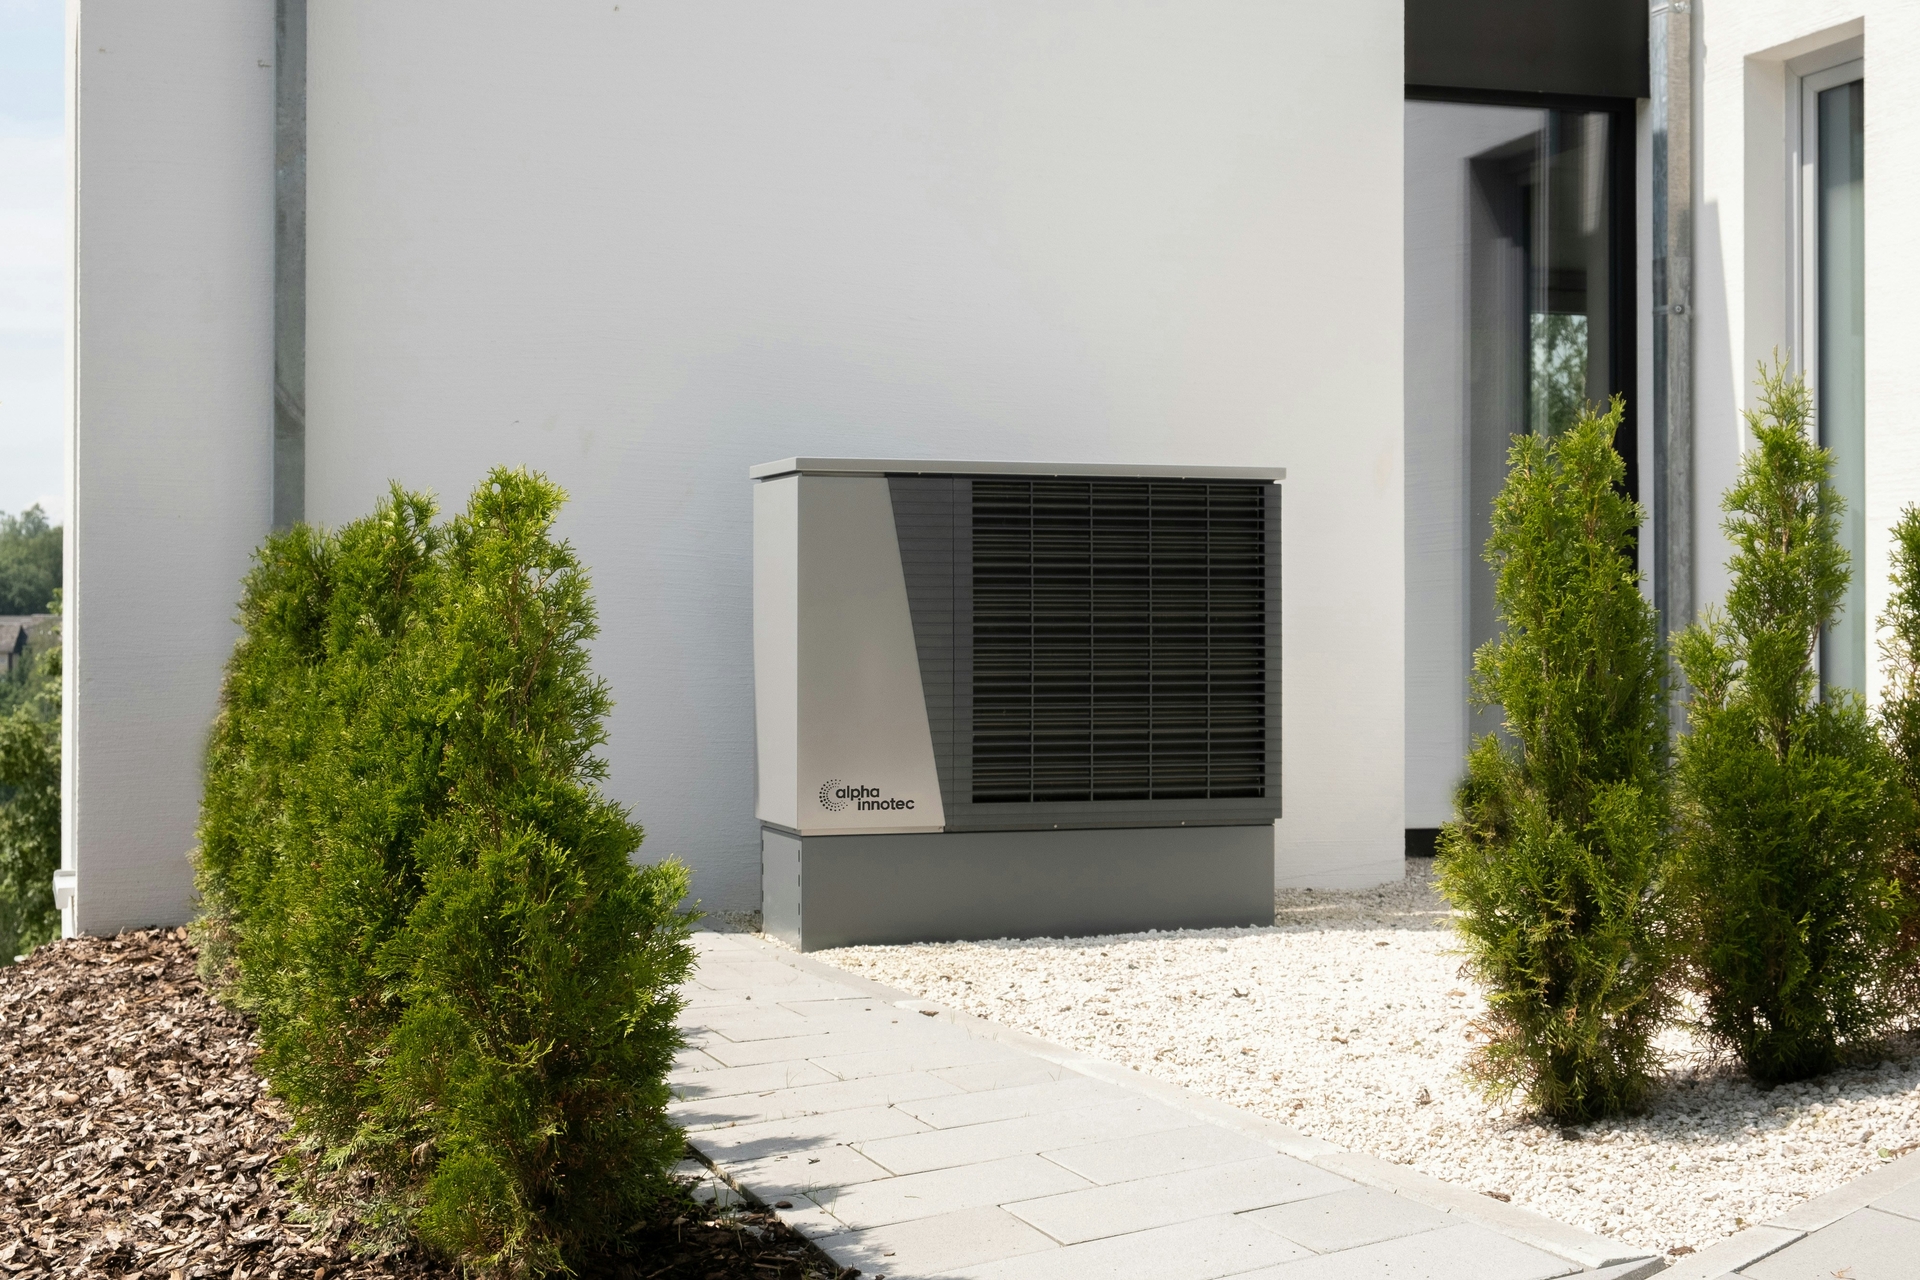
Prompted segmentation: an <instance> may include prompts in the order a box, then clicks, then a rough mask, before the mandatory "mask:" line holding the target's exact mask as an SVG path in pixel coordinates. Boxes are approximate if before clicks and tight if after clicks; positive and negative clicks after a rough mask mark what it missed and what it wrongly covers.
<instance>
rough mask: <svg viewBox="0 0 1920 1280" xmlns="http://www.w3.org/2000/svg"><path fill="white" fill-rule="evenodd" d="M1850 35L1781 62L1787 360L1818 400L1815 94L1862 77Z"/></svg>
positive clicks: (1857, 45)
mask: <svg viewBox="0 0 1920 1280" xmlns="http://www.w3.org/2000/svg"><path fill="white" fill-rule="evenodd" d="M1862 44H1863V42H1862V40H1861V38H1860V37H1858V36H1856V37H1854V38H1853V39H1851V40H1845V41H1842V42H1841V43H1839V44H1837V45H1834V46H1832V47H1830V48H1827V49H1822V50H1820V51H1819V52H1817V53H1810V54H1807V55H1806V56H1805V57H1801V58H1795V59H1794V60H1793V61H1792V62H1789V63H1788V64H1787V74H1788V76H1789V77H1790V79H1789V83H1788V93H1787V174H1788V182H1789V184H1790V185H1791V190H1790V191H1789V192H1788V210H1789V216H1788V226H1789V228H1790V234H1789V235H1788V236H1787V245H1788V255H1789V261H1788V263H1787V344H1788V351H1787V353H1786V354H1787V362H1788V364H1789V366H1790V367H1791V368H1792V369H1793V370H1794V371H1795V372H1798V373H1800V374H1802V375H1803V376H1805V378H1806V380H1807V388H1808V389H1809V390H1810V391H1811V392H1812V393H1813V402H1814V403H1815V404H1819V403H1820V208H1819V202H1820V95H1821V94H1822V93H1824V92H1825V91H1826V90H1828V89H1834V88H1838V87H1839V86H1840V85H1843V84H1848V83H1851V82H1852V81H1855V80H1862V79H1865V78H1866V74H1867V62H1866V58H1865V56H1864V54H1863V50H1862Z"/></svg>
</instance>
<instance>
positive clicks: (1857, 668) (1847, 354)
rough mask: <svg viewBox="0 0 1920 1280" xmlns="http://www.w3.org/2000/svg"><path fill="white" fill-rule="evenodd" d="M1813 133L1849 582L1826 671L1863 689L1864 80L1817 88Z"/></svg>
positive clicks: (1824, 344) (1829, 423)
mask: <svg viewBox="0 0 1920 1280" xmlns="http://www.w3.org/2000/svg"><path fill="white" fill-rule="evenodd" d="M1807 96H1808V97H1809V98H1811V99H1812V100H1813V101H1812V102H1811V103H1809V106H1810V107H1811V110H1810V111H1809V112H1808V115H1809V116H1810V117H1811V118H1810V119H1809V120H1808V121H1807V122H1806V123H1807V125H1808V126H1809V127H1810V130H1811V132H1813V134H1814V142H1815V147H1816V151H1815V155H1814V163H1813V166H1812V168H1813V170H1814V174H1813V177H1814V182H1813V188H1814V189H1813V192H1812V196H1813V200H1812V203H1813V210H1812V212H1813V219H1812V220H1813V223H1814V225H1813V228H1812V230H1813V236H1814V240H1815V242H1816V245H1815V256H1816V258H1817V262H1816V263H1815V270H1814V272H1813V275H1814V285H1815V288H1814V290H1813V292H1814V293H1815V295H1816V297H1815V298H1814V299H1812V302H1813V307H1812V311H1813V315H1812V317H1811V318H1812V320H1813V322H1814V325H1815V327H1816V333H1815V335H1814V343H1815V348H1816V357H1815V360H1814V361H1813V362H1812V363H1813V364H1814V365H1815V387H1816V390H1817V397H1818V398H1817V403H1816V411H1817V421H1818V423H1819V428H1820V443H1821V444H1823V445H1825V446H1826V447H1827V448H1828V449H1830V450H1832V451H1833V459H1834V469H1833V470H1834V474H1833V479H1834V487H1835V488H1836V489H1838V490H1839V493H1840V496H1841V497H1842V498H1843V499H1845V501H1846V504H1847V506H1846V512H1845V514H1844V515H1843V516H1842V517H1841V526H1840V528H1841V535H1840V536H1841V545H1842V546H1844V547H1845V548H1846V550H1847V552H1848V554H1849V555H1850V556H1851V557H1852V559H1853V581H1852V583H1851V585H1850V586H1849V587H1848V588H1847V594H1846V598H1845V600H1844V602H1843V605H1842V609H1841V614H1840V617H1839V619H1838V620H1837V621H1836V622H1835V623H1834V624H1833V626H1832V627H1830V628H1829V629H1828V630H1827V633H1826V634H1825V635H1824V636H1823V637H1822V639H1821V646H1820V671H1821V681H1822V683H1823V684H1825V685H1827V686H1828V687H1832V688H1846V689H1856V690H1859V691H1861V692H1865V690H1866V687H1867V639H1868V632H1869V631H1870V629H1871V628H1870V626H1869V623H1868V618H1867V594H1866V573H1867V539H1866V528H1867V524H1866V517H1867V512H1866V505H1867V465H1866V382H1867V361H1866V253H1865V231H1866V202H1865V200H1864V198H1863V193H1864V176H1865V164H1864V159H1865V146H1864V137H1865V135H1864V130H1863V128H1862V125H1863V120H1864V111H1863V107H1864V103H1865V82H1864V81H1862V80H1859V79H1855V80H1851V81H1848V82H1846V83H1844V84H1838V85H1834V86H1833V87H1831V88H1820V87H1817V83H1816V85H1815V86H1811V87H1810V88H1809V92H1808V95H1807Z"/></svg>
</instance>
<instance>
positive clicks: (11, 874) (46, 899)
mask: <svg viewBox="0 0 1920 1280" xmlns="http://www.w3.org/2000/svg"><path fill="white" fill-rule="evenodd" d="M54 594H55V596H56V599H55V600H54V602H53V603H54V605H55V607H56V608H57V607H58V600H57V597H58V594H59V593H58V592H57V591H56V592H55V593H54ZM42 634H45V633H44V632H43V633H42ZM60 665H61V664H60V648H59V645H58V644H57V643H55V644H52V645H48V646H47V647H46V648H45V649H44V650H42V649H37V648H36V649H29V650H28V651H27V660H26V662H24V663H22V664H21V665H20V667H19V668H17V669H16V672H15V674H16V675H17V676H18V677H19V679H18V681H17V682H15V686H16V687H14V688H13V689H11V690H9V692H11V693H12V694H13V697H12V698H11V699H9V700H8V704H7V707H6V709H0V964H9V963H11V962H12V960H13V957H14V956H16V955H19V954H21V953H23V952H27V951H31V950H32V949H33V948H35V947H37V946H39V945H40V944H41V943H43V942H50V941H52V940H53V939H54V938H57V937H59V936H60V913H59V912H58V911H56V910H54V908H53V873H54V871H55V869H56V868H58V867H59V865H60Z"/></svg>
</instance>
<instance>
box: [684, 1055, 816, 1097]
mask: <svg viewBox="0 0 1920 1280" xmlns="http://www.w3.org/2000/svg"><path fill="white" fill-rule="evenodd" d="M843 1078H844V1077H842V1076H838V1075H835V1074H834V1073H833V1072H832V1071H829V1070H828V1069H827V1068H825V1067H822V1066H820V1065H818V1064H816V1063H812V1062H762V1063H760V1064H759V1065H757V1066H751V1067H712V1068H708V1069H705V1070H702V1069H701V1068H699V1067H698V1066H697V1065H695V1064H693V1063H686V1064H679V1065H676V1067H675V1069H674V1070H673V1071H672V1072H670V1073H669V1074H668V1076H667V1084H668V1085H669V1086H670V1087H671V1088H672V1089H673V1091H674V1092H675V1093H677V1094H679V1095H680V1096H681V1097H683V1098H730V1097H733V1096H734V1095H736V1094H741V1093H769V1092H772V1091H773V1090H776V1089H794V1088H798V1087H799V1086H801V1085H809V1084H832V1083H833V1082H834V1081H836V1080H840V1079H843Z"/></svg>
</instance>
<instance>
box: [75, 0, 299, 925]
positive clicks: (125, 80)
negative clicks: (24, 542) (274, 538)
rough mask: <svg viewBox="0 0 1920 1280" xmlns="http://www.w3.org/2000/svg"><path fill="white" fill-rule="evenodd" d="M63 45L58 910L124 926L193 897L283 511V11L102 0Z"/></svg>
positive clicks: (234, 1) (244, 0)
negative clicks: (252, 624) (277, 312)
mask: <svg viewBox="0 0 1920 1280" xmlns="http://www.w3.org/2000/svg"><path fill="white" fill-rule="evenodd" d="M68 51H69V55H70V60H69V75H70V77H71V79H70V81H69V83H70V85H71V86H72V88H73V90H74V95H73V106H72V113H71V115H70V116H69V120H70V127H69V131H68V137H69V145H70V147H71V149H72V170H71V171H72V174H73V180H74V193H75V200H74V220H73V241H72V244H73V307H72V313H71V314H72V323H73V328H72V331H71V335H72V336H71V346H70V349H69V357H70V360H69V367H70V369H71V372H72V382H71V388H72V389H71V401H70V405H71V413H72V416H71V424H70V429H69V432H68V439H67V484H68V491H67V511H68V512H69V513H70V514H69V517H68V523H67V557H66V587H65V591H66V606H65V607H66V613H67V621H66V628H65V635H66V645H67V654H68V658H67V663H66V687H65V691H64V692H65V706H66V715H65V719H64V723H63V729H64V742H63V753H62V766H63V770H64V779H63V783H64V786H63V791H64V797H63V821H62V826H61V839H62V861H63V864H64V866H65V867H66V868H67V869H68V870H72V871H75V872H76V873H77V876H78V895H77V900H75V901H74V902H73V904H72V905H71V906H70V907H69V908H68V909H67V911H66V912H65V920H64V924H65V927H66V928H67V929H68V930H69V931H74V930H79V931H84V932H88V933H112V932H114V931H116V930H119V929H123V928H128V927H131V926H137V925H145V924H156V923H173V922H177V921H180V920H184V919H185V918H186V917H187V916H188V914H189V913H190V911H191V909H192V900H191V893H192V873H191V870H190V868H189V866H188V862H187V855H188V852H189V850H190V849H191V847H192V844H193V832H194V824H195V822H196V820H197V815H198V811H199V802H200V778H201V755H202V752H203V749H204V745H205V740H206V735H207V728H208V724H209V722H210V721H211V719H212V716H213V712H214V706H215V700H216V695H217V693H218V688H219V679H220V668H221V664H222V663H223V662H225V660H226V657H227V654H228V653H229V652H230V651H231V650H232V647H233V641H234V638H235V636H236V634H237V632H236V629H235V627H234V625H233V622H232V618H233V613H234V605H235V603H236V599H237V592H236V584H237V583H238V582H239V579H240V576H241V574H243V573H244V572H245V571H246V567H247V561H248V556H249V554H250V552H251V549H252V547H253V545H254V543H255V542H256V541H258V539H259V538H260V536H261V534H262V533H264V532H265V530H266V528H267V523H268V518H269V517H268V497H269V493H268V480H269V472H270V467H271V450H272V436H271V432H268V433H266V434H264V435H263V434H262V432H261V429H260V424H261V423H262V422H263V421H268V420H270V419H269V418H267V417H263V415H270V414H271V413H272V408H273V400H272V395H273V387H272V361H273V326H272V305H273V72H272V70H271V68H272V62H273V7H272V5H271V4H266V5H262V4H260V3H258V2H257V0H195V2H194V3H191V4H183V5H177V6H175V5H168V6H154V5H149V4H141V3H137V2H135V0H87V3H86V4H84V5H80V4H70V6H69V11H68ZM263 371H265V372H264V374H263ZM63 896H64V895H63Z"/></svg>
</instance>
